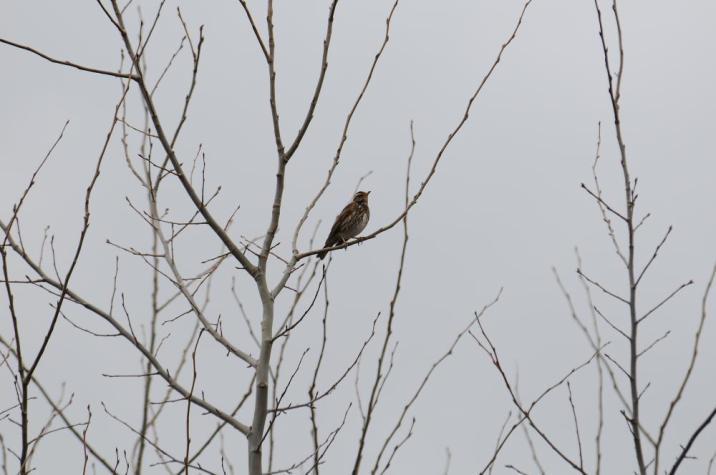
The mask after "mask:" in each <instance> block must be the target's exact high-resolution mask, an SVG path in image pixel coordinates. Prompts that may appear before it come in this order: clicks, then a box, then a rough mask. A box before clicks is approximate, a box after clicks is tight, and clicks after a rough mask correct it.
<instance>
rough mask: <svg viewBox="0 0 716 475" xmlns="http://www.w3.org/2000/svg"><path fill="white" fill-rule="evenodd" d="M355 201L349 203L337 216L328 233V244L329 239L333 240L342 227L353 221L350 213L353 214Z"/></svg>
mask: <svg viewBox="0 0 716 475" xmlns="http://www.w3.org/2000/svg"><path fill="white" fill-rule="evenodd" d="M352 204H353V203H352V202H351V203H348V204H347V205H346V206H345V208H343V211H341V212H340V213H339V214H338V216H336V220H335V221H334V222H333V226H331V232H329V233H328V238H327V239H326V245H329V244H328V242H329V241H333V240H334V239H335V238H336V236H337V234H338V233H339V232H340V231H341V229H342V228H344V227H345V225H346V224H347V223H348V222H350V221H351V219H350V215H351V214H353V206H351V205H352Z"/></svg>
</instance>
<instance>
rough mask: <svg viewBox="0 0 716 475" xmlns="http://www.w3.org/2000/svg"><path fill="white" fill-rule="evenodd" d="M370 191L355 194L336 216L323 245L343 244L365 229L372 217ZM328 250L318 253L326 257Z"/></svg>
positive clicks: (319, 256)
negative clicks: (369, 199)
mask: <svg viewBox="0 0 716 475" xmlns="http://www.w3.org/2000/svg"><path fill="white" fill-rule="evenodd" d="M369 194H370V191H359V192H357V193H356V194H355V195H353V201H351V202H350V203H348V204H347V205H346V207H345V208H343V211H341V213H340V214H339V215H338V217H336V221H335V223H333V226H332V227H331V232H330V233H328V238H326V244H324V245H323V247H331V246H335V245H336V244H343V243H344V242H346V241H347V240H349V239H350V238H352V237H356V236H357V235H358V234H360V232H361V231H363V230H364V229H365V226H366V225H367V224H368V219H370V209H369V208H368V195H369ZM327 252H328V251H321V252H319V253H318V258H319V259H323V258H324V257H326V253H327Z"/></svg>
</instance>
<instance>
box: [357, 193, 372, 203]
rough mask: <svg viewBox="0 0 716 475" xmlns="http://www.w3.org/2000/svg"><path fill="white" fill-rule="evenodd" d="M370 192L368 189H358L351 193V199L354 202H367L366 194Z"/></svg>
mask: <svg viewBox="0 0 716 475" xmlns="http://www.w3.org/2000/svg"><path fill="white" fill-rule="evenodd" d="M369 194H370V191H358V192H356V194H355V195H353V201H354V202H356V203H365V204H367V203H368V195H369Z"/></svg>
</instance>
